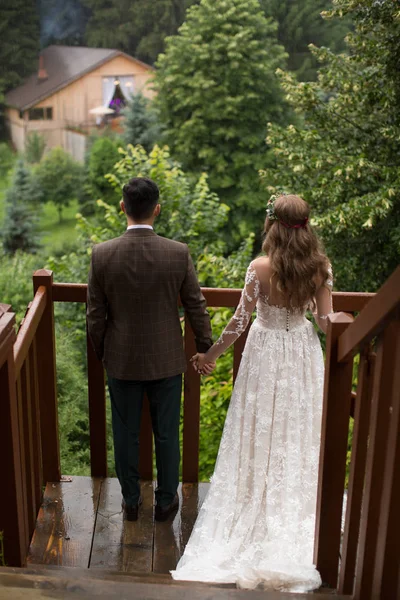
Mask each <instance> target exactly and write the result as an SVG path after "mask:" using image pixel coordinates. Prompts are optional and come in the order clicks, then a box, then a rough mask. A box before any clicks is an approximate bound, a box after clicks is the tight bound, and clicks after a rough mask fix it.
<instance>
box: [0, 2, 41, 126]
mask: <svg viewBox="0 0 400 600" xmlns="http://www.w3.org/2000/svg"><path fill="white" fill-rule="evenodd" d="M0 39H1V44H0V135H5V129H4V104H3V102H4V93H5V92H7V91H8V90H10V89H12V88H14V87H16V86H17V85H19V84H20V83H21V81H22V79H23V78H24V77H26V76H27V75H30V74H31V73H32V72H33V71H34V69H35V67H36V65H37V61H38V56H39V47H40V44H39V19H38V14H37V10H36V2H35V0H2V1H1V4H0Z"/></svg>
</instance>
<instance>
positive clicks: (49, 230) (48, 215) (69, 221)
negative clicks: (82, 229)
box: [39, 200, 79, 254]
mask: <svg viewBox="0 0 400 600" xmlns="http://www.w3.org/2000/svg"><path fill="white" fill-rule="evenodd" d="M78 211H79V207H78V202H77V201H76V200H74V201H73V202H71V204H70V205H69V206H67V207H66V208H65V209H64V210H63V219H62V221H61V223H60V221H59V219H58V212H57V209H56V207H55V206H54V204H52V203H51V202H49V203H47V204H45V205H44V206H43V207H42V213H41V216H40V221H39V229H40V233H41V236H42V237H41V243H42V245H43V247H44V249H45V250H46V252H48V253H49V254H51V253H52V252H55V251H56V250H61V248H62V247H63V246H64V245H65V244H70V243H73V242H74V241H75V240H76V238H77V232H76V229H75V226H76V218H75V215H76V213H77V212H78Z"/></svg>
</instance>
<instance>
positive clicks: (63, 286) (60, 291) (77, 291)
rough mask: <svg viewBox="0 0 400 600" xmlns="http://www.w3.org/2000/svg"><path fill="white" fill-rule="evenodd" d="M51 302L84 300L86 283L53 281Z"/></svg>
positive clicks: (85, 297)
mask: <svg viewBox="0 0 400 600" xmlns="http://www.w3.org/2000/svg"><path fill="white" fill-rule="evenodd" d="M52 295H53V302H86V301H87V283H53V286H52Z"/></svg>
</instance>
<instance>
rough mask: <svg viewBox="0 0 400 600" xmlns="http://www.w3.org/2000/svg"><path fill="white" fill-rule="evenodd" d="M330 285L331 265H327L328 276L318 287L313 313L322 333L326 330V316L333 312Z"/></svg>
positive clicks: (331, 283) (331, 285) (331, 284)
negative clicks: (314, 311) (315, 309)
mask: <svg viewBox="0 0 400 600" xmlns="http://www.w3.org/2000/svg"><path fill="white" fill-rule="evenodd" d="M332 287H333V274H332V267H331V265H329V269H328V278H327V279H326V281H325V283H324V284H323V285H322V286H321V287H320V289H319V290H318V292H317V295H316V304H317V312H316V313H314V317H315V320H316V322H317V323H318V326H319V327H320V329H322V331H323V332H324V333H326V330H327V319H328V316H329V315H330V314H332V313H333V304H332Z"/></svg>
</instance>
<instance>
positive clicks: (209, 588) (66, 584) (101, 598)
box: [0, 569, 349, 600]
mask: <svg viewBox="0 0 400 600" xmlns="http://www.w3.org/2000/svg"><path fill="white" fill-rule="evenodd" d="M95 574H96V572H95V571H92V570H89V571H88V572H87V575H86V576H83V575H82V574H80V576H79V577H78V576H77V575H76V574H75V570H73V571H72V570H71V572H70V573H65V572H62V573H60V574H58V573H57V571H55V570H48V569H43V570H42V572H41V573H39V572H36V573H32V572H30V571H29V570H21V571H20V572H19V573H16V572H14V573H10V572H9V570H8V569H5V570H1V571H0V598H1V600H26V598H27V597H29V599H30V600H44V599H47V600H48V599H49V598H63V599H64V600H79V599H81V600H92V599H96V600H106V599H109V598H118V599H119V600H132V599H133V598H134V599H135V600H160V599H161V598H162V599H163V600H187V598H188V597H190V600H324V599H325V600H326V595H325V594H318V593H315V594H296V593H294V594H291V593H285V592H268V591H261V590H240V589H235V588H232V587H231V586H229V587H228V586H216V585H207V584H201V583H193V582H191V583H187V582H178V581H175V582H174V581H171V583H164V582H163V583H153V582H151V583H150V582H147V581H146V580H143V581H140V580H137V579H133V578H132V579H131V578H130V577H129V576H122V577H121V578H120V579H118V580H107V579H104V578H97V577H95ZM335 599H336V600H349V599H348V596H335Z"/></svg>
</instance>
